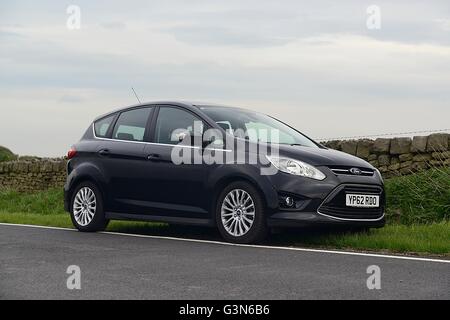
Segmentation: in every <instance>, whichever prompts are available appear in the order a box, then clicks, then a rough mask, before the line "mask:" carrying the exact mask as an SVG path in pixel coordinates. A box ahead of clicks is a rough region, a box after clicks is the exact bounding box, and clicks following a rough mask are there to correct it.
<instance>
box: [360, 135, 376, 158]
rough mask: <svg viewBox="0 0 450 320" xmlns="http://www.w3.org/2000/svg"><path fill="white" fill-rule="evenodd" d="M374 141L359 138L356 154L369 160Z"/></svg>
mask: <svg viewBox="0 0 450 320" xmlns="http://www.w3.org/2000/svg"><path fill="white" fill-rule="evenodd" d="M373 143H374V142H373V140H369V139H364V140H358V143H357V145H356V156H357V157H359V158H362V159H366V160H367V158H368V157H369V155H370V152H371V151H372V147H373Z"/></svg>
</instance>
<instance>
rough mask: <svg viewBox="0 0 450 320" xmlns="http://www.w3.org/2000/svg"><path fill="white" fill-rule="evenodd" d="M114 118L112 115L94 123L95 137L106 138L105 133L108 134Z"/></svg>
mask: <svg viewBox="0 0 450 320" xmlns="http://www.w3.org/2000/svg"><path fill="white" fill-rule="evenodd" d="M114 117H115V115H112V116H109V117H106V118H103V119H100V120H98V121H96V122H95V124H94V129H95V135H96V136H97V137H106V133H107V132H108V129H109V127H110V126H111V123H112V121H113V120H114Z"/></svg>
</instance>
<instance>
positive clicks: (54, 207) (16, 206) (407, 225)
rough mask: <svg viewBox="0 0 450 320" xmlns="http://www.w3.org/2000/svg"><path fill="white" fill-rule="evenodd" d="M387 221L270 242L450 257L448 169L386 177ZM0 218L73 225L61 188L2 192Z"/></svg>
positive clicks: (158, 229)
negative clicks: (383, 224)
mask: <svg viewBox="0 0 450 320" xmlns="http://www.w3.org/2000/svg"><path fill="white" fill-rule="evenodd" d="M386 193H387V199H388V202H387V210H386V211H387V219H388V220H387V221H388V224H387V225H386V227H384V228H382V229H371V230H369V231H365V232H348V231H347V232H343V231H339V230H314V231H313V230H308V229H302V230H300V231H298V230H296V231H291V232H286V233H284V232H283V233H282V234H275V235H273V236H272V237H271V239H270V244H278V245H295V246H309V247H322V248H336V249H352V250H364V251H386V252H397V253H417V254H434V255H441V256H445V257H450V168H447V169H432V170H428V171H424V172H422V173H419V174H416V175H411V176H405V177H399V178H393V179H390V180H387V181H386ZM0 222H6V223H20V224H34V225H45V226H56V227H68V228H72V227H73V226H72V223H71V221H70V217H69V215H68V214H66V213H65V212H64V208H63V192H62V190H60V189H52V190H47V191H42V192H38V193H34V194H23V193H18V192H14V191H0ZM108 230H109V231H117V232H128V233H139V234H151V235H155V234H156V235H167V236H177V235H179V236H186V237H197V238H206V239H214V240H218V239H220V238H219V237H218V235H217V233H216V232H214V231H213V230H209V229H202V228H189V227H184V228H178V227H172V226H171V227H167V225H165V224H161V223H148V222H147V223H145V222H123V221H113V222H111V223H110V224H109V226H108Z"/></svg>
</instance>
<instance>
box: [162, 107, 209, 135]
mask: <svg viewBox="0 0 450 320" xmlns="http://www.w3.org/2000/svg"><path fill="white" fill-rule="evenodd" d="M203 128H204V125H203V122H202V121H201V119H200V118H198V117H196V116H195V115H193V114H192V113H190V112H187V111H184V110H181V109H178V108H171V107H162V108H161V109H160V110H159V114H158V119H157V121H156V132H155V142H158V143H165V144H178V143H179V142H180V141H179V139H178V138H177V134H179V133H181V132H186V133H188V134H190V135H191V136H192V135H201V134H202V133H203Z"/></svg>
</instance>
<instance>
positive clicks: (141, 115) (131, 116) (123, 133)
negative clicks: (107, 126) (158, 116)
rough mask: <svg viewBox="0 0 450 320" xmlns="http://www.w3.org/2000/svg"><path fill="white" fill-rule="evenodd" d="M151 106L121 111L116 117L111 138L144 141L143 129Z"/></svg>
mask: <svg viewBox="0 0 450 320" xmlns="http://www.w3.org/2000/svg"><path fill="white" fill-rule="evenodd" d="M150 111H151V108H140V109H134V110H130V111H125V112H122V113H121V114H120V116H119V118H118V119H117V122H116V125H115V126H114V131H113V135H112V138H113V139H118V140H127V141H144V136H145V129H146V126H147V121H148V117H149V116H150Z"/></svg>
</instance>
